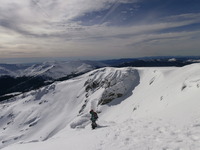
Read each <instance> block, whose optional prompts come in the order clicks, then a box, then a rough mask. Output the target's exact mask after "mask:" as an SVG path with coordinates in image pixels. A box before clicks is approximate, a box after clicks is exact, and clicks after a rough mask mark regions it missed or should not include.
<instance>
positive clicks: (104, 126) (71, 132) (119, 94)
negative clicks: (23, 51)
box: [0, 64, 200, 150]
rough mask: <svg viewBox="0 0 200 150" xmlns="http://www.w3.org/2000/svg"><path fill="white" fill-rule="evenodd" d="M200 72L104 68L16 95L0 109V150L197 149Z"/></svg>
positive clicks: (199, 146)
mask: <svg viewBox="0 0 200 150" xmlns="http://www.w3.org/2000/svg"><path fill="white" fill-rule="evenodd" d="M199 68H200V64H192V65H188V66H185V67H180V68H178V67H166V68H158V67H152V68H132V67H127V68H111V67H106V68H101V69H97V70H94V71H91V72H89V73H86V74H84V75H82V76H79V77H76V78H73V79H70V80H67V81H63V82H56V83H54V84H52V85H49V86H46V87H43V88H41V89H38V90H35V91H31V92H28V93H24V94H21V95H19V96H17V97H16V98H14V99H11V100H10V101H7V102H3V103H1V104H0V133H1V134H0V141H1V143H0V148H1V149H3V150H27V149H28V150H35V149H37V150H55V149H59V150H66V149H73V150H86V149H87V150H132V149H134V150H199V149H200V109H199V107H200V100H199V97H200V69H199ZM102 102H104V103H102ZM100 104H103V105H100ZM90 109H94V110H95V111H97V112H98V115H99V119H98V121H97V124H98V127H97V129H95V130H91V125H90V121H89V118H90V114H89V110H90Z"/></svg>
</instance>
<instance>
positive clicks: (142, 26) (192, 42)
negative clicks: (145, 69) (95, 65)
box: [0, 0, 200, 63]
mask: <svg viewBox="0 0 200 150" xmlns="http://www.w3.org/2000/svg"><path fill="white" fill-rule="evenodd" d="M169 55H181V56H183V55H184V56H188V55H190V56H191V55H200V1H199V0H0V63H1V62H3V61H5V60H7V61H10V60H11V59H9V58H18V60H19V59H21V60H26V61H27V60H31V58H33V59H35V60H37V59H41V58H60V57H62V58H63V57H64V58H70V59H113V58H126V57H128V58H130V57H144V56H169ZM22 58H23V59H22Z"/></svg>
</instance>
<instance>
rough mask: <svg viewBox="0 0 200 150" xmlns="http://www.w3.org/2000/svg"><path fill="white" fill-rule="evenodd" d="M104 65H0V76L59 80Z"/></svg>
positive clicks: (65, 63)
mask: <svg viewBox="0 0 200 150" xmlns="http://www.w3.org/2000/svg"><path fill="white" fill-rule="evenodd" d="M102 66H106V65H105V64H102V63H98V62H92V61H63V62H62V61H61V62H57V61H52V62H43V63H41V64H35V65H7V64H0V76H4V75H8V76H12V77H22V76H45V77H48V78H52V79H59V78H62V77H65V76H67V75H70V74H72V73H85V72H88V71H91V70H94V69H95V68H96V67H102Z"/></svg>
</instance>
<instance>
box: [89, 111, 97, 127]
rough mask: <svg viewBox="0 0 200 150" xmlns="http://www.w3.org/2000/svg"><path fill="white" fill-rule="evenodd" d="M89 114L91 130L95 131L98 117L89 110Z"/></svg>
mask: <svg viewBox="0 0 200 150" xmlns="http://www.w3.org/2000/svg"><path fill="white" fill-rule="evenodd" d="M90 114H91V118H90V120H91V121H92V124H91V125H92V129H95V128H96V127H97V123H96V121H97V119H98V115H97V113H96V112H95V111H94V110H93V109H92V110H90Z"/></svg>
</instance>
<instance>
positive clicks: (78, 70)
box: [0, 61, 106, 101]
mask: <svg viewBox="0 0 200 150" xmlns="http://www.w3.org/2000/svg"><path fill="white" fill-rule="evenodd" d="M105 66H106V64H103V63H101V62H93V61H63V62H57V61H53V62H44V63H40V64H31V65H28V64H27V65H23V64H20V65H15V64H0V83H1V84H0V101H2V100H5V99H8V98H10V97H12V96H15V95H16V94H12V93H16V92H27V91H30V90H32V89H37V88H40V87H42V86H45V85H48V84H50V83H52V82H55V81H58V80H59V81H62V80H66V79H70V78H72V77H76V76H78V75H81V74H83V73H86V72H88V71H91V70H94V69H97V68H100V67H105ZM5 94H10V95H9V96H8V95H5Z"/></svg>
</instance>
